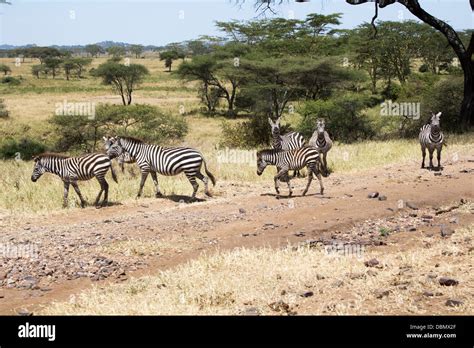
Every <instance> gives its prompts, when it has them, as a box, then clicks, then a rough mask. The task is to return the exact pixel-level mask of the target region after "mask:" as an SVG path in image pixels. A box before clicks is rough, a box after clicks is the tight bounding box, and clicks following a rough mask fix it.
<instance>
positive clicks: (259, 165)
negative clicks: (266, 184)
mask: <svg viewBox="0 0 474 348" xmlns="http://www.w3.org/2000/svg"><path fill="white" fill-rule="evenodd" d="M267 165H268V163H267V162H266V161H265V160H264V159H263V156H262V152H261V151H259V152H257V175H258V176H260V175H262V173H263V171H264V170H265V168H266V167H267Z"/></svg>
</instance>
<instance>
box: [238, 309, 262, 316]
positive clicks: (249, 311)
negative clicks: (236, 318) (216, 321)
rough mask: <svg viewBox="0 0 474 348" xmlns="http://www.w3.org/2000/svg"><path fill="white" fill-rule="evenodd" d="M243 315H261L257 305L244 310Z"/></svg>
mask: <svg viewBox="0 0 474 348" xmlns="http://www.w3.org/2000/svg"><path fill="white" fill-rule="evenodd" d="M242 315H249V316H251V315H260V311H259V310H258V308H256V307H249V308H246V309H245V310H244V311H243V312H242Z"/></svg>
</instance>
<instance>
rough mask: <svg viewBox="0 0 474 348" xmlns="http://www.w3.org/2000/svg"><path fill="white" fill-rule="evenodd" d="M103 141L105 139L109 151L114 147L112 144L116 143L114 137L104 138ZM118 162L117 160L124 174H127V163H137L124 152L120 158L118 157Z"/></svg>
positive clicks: (105, 145)
mask: <svg viewBox="0 0 474 348" xmlns="http://www.w3.org/2000/svg"><path fill="white" fill-rule="evenodd" d="M103 139H104V148H105V150H106V151H107V150H108V149H109V147H110V146H111V145H112V143H113V141H114V138H112V137H103ZM116 160H117V162H118V164H119V166H120V170H121V171H122V173H124V172H125V163H127V164H131V163H135V162H136V161H137V160H136V159H135V158H134V157H133V156H132V155H130V154H129V153H128V152H123V153H122V154H121V155H120V156H117V157H116Z"/></svg>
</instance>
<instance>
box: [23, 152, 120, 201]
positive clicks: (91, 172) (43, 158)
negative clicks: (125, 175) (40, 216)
mask: <svg viewBox="0 0 474 348" xmlns="http://www.w3.org/2000/svg"><path fill="white" fill-rule="evenodd" d="M34 161H35V166H34V168H33V174H32V175H31V181H33V182H36V181H37V180H38V179H39V178H40V177H41V175H43V174H44V173H46V172H48V173H52V174H56V175H58V176H59V177H60V178H61V179H62V181H63V183H64V197H63V199H64V202H63V205H64V207H66V206H67V197H68V194H69V185H72V187H73V188H74V190H75V191H76V193H77V195H78V196H79V199H80V200H81V206H82V207H84V206H85V205H86V201H85V200H84V198H83V197H82V194H81V191H80V190H79V186H78V185H77V181H80V180H81V181H82V180H90V179H92V178H93V177H96V179H97V181H98V182H99V184H100V192H99V194H98V196H97V198H96V200H95V205H96V206H97V205H98V204H99V200H100V197H101V195H102V192H104V199H103V200H102V203H101V206H104V205H106V204H107V200H108V195H109V184H108V183H107V181H106V180H105V175H106V174H107V171H108V170H109V168H110V170H111V173H112V178H113V179H114V181H115V182H117V177H116V175H115V172H114V170H113V168H112V164H111V161H110V158H109V157H107V156H106V155H104V154H100V153H93V154H90V155H84V156H80V157H68V156H64V155H60V154H50V153H46V154H42V155H39V156H37V157H35V158H34Z"/></svg>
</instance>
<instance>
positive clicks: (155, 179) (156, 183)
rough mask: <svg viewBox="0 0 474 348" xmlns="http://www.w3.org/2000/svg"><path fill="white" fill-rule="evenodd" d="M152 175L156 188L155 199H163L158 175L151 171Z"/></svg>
mask: <svg viewBox="0 0 474 348" xmlns="http://www.w3.org/2000/svg"><path fill="white" fill-rule="evenodd" d="M150 175H151V178H152V179H153V183H154V184H155V188H156V193H155V197H156V198H160V197H163V194H162V193H161V192H160V187H159V186H158V177H157V175H156V172H154V171H151V172H150Z"/></svg>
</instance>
